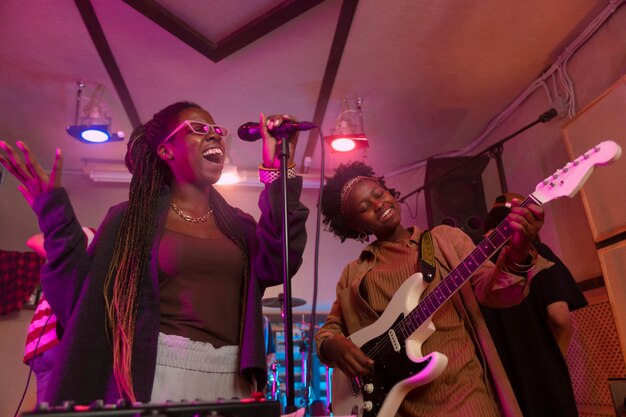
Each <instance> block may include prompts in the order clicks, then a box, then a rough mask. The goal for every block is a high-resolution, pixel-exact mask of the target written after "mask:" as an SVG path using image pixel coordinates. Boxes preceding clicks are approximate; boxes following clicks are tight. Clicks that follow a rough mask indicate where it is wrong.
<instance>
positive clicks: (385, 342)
mask: <svg viewBox="0 0 626 417" xmlns="http://www.w3.org/2000/svg"><path fill="white" fill-rule="evenodd" d="M532 202H536V200H534V199H532V195H530V196H528V197H527V198H526V199H525V200H524V201H523V202H522V204H521V206H522V207H526V206H528V204H530V203H532ZM495 230H496V231H497V232H498V235H499V236H500V237H501V238H504V239H503V240H502V242H500V243H499V244H496V245H494V243H493V242H492V239H493V238H495V237H497V236H498V235H494V234H493V233H492V235H490V236H489V237H487V238H485V239H483V241H481V242H480V243H479V244H478V245H477V246H476V248H475V249H474V250H473V251H472V252H471V253H470V254H469V255H468V256H467V258H466V259H465V260H463V261H462V262H461V263H460V264H459V265H458V266H457V267H456V268H454V269H453V270H452V271H451V272H450V274H448V276H446V278H444V279H443V280H442V282H441V284H439V285H437V287H436V288H435V289H434V290H433V291H432V292H430V293H429V294H427V295H426V296H425V297H424V299H423V300H422V301H421V302H420V303H419V304H420V305H430V304H431V302H432V303H435V305H436V302H437V301H438V300H437V295H438V293H439V292H441V291H439V290H440V289H443V287H444V286H446V287H447V285H448V283H449V282H454V283H455V284H456V288H455V289H454V290H453V291H452V292H450V289H449V288H448V292H450V294H449V295H448V296H447V297H446V296H444V298H445V299H444V301H443V302H445V301H447V299H448V298H449V297H451V296H452V295H453V294H454V293H455V292H456V291H457V290H458V289H459V288H460V286H461V285H463V284H464V283H465V282H466V280H467V279H469V277H470V276H471V275H472V274H473V273H474V272H475V271H476V270H478V268H480V266H481V265H482V264H483V263H484V262H486V260H487V259H488V258H489V256H485V253H484V252H483V250H482V249H483V248H482V244H483V243H485V242H488V243H490V244H491V246H492V248H491V249H489V250H490V251H491V252H492V253H493V252H495V251H496V250H497V249H498V248H499V247H500V246H502V245H503V244H504V243H505V242H506V240H507V239H508V238H509V237H510V235H511V230H510V226H509V224H508V221H507V220H506V219H505V220H503V221H502V222H501V223H500V224H499V225H498V226H497V227H496V229H495ZM503 232H504V233H503ZM477 252H480V253H481V254H482V255H483V256H484V259H483V260H482V261H481V262H477V261H476V259H475V256H476V255H478V253H477ZM468 259H471V260H472V261H473V262H474V263H475V264H477V266H476V268H475V269H474V271H472V273H471V274H470V275H469V276H468V277H466V278H463V277H462V275H461V278H462V281H461V283H456V282H455V281H454V279H455V277H457V273H458V274H461V272H460V269H461V268H462V267H465V268H467V265H466V262H465V261H466V260H468ZM448 278H451V279H448ZM433 298H435V300H433ZM443 302H442V303H440V304H439V305H438V306H437V307H436V308H435V309H434V310H433V311H432V312H430V314H429V315H428V316H427V317H426V318H425V319H424V318H421V317H418V308H417V306H416V307H415V309H413V310H412V311H411V312H409V313H408V314H407V315H406V316H405V317H404V318H403V319H402V320H400V321H399V322H398V323H396V324H394V325H393V326H392V327H391V328H390V329H389V330H393V331H394V332H395V333H396V334H400V335H401V336H402V337H403V339H404V343H406V340H407V339H408V338H409V337H410V336H411V335H412V334H413V333H414V332H415V331H416V330H417V329H418V328H419V326H421V325H422V324H424V323H425V322H426V321H427V320H428V318H430V317H431V316H432V315H433V314H434V313H435V312H436V311H437V310H438V309H439V307H441V305H443ZM419 311H422V310H421V309H420V310H419ZM414 313H415V314H414ZM416 318H418V319H420V321H419V323H418V325H417V327H415V328H414V329H411V328H410V325H411V324H413V325H414V323H413V322H414V320H415V319H416ZM414 326H415V325H414ZM407 329H410V332H409V333H406V330H407ZM392 345H393V343H392V342H391V340H390V338H389V337H384V338H383V339H382V340H381V341H379V342H377V343H375V344H374V346H373V347H372V348H371V349H369V350H368V351H367V352H365V354H366V355H367V356H368V357H369V358H373V357H374V356H376V355H377V354H378V353H380V352H382V351H385V350H387V348H388V347H389V346H392Z"/></svg>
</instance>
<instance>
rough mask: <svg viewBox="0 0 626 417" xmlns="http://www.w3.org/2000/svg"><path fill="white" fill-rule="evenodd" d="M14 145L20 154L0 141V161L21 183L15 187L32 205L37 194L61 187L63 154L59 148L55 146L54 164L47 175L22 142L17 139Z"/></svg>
mask: <svg viewBox="0 0 626 417" xmlns="http://www.w3.org/2000/svg"><path fill="white" fill-rule="evenodd" d="M16 147H17V148H18V149H19V150H20V151H21V153H22V156H20V155H19V154H18V152H17V151H16V150H14V149H13V147H11V145H9V144H8V143H6V142H4V141H0V163H1V164H2V166H4V167H5V168H6V169H7V171H9V172H10V173H11V174H12V175H13V176H14V177H15V178H16V179H17V180H18V181H19V182H20V183H21V185H20V186H18V187H17V188H18V190H19V191H20V192H21V193H22V195H23V196H24V198H25V199H26V201H27V202H28V205H29V206H31V207H32V206H33V201H34V200H35V198H37V197H38V196H39V195H41V194H44V193H47V192H48V191H50V190H52V189H53V188H60V187H62V185H61V171H62V170H63V155H62V154H61V149H59V148H57V150H56V155H55V158H54V165H53V166H52V171H51V172H50V175H48V174H46V172H45V171H44V170H43V168H42V167H41V165H40V164H39V162H37V159H36V158H35V156H34V155H33V154H32V153H31V151H30V149H29V148H28V146H26V144H25V143H24V142H21V141H17V142H16Z"/></svg>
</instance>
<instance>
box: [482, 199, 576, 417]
mask: <svg viewBox="0 0 626 417" xmlns="http://www.w3.org/2000/svg"><path fill="white" fill-rule="evenodd" d="M514 198H516V199H520V200H523V199H524V197H523V196H522V195H520V194H517V193H506V194H503V195H501V196H498V197H497V198H496V201H495V202H494V204H493V207H492V209H491V211H489V213H488V214H487V217H486V219H485V230H486V233H487V234H489V232H490V231H491V230H493V229H494V228H495V227H496V226H497V225H498V224H500V222H502V220H504V218H505V217H506V216H507V215H508V214H509V212H510V211H511V202H512V201H513V199H514ZM533 245H534V246H535V247H536V248H537V251H538V252H539V254H540V255H541V256H542V257H544V258H546V259H548V260H549V261H552V262H553V263H554V266H552V267H551V268H548V269H546V270H543V271H541V272H540V273H538V274H537V275H536V276H535V278H534V279H533V281H532V283H531V285H530V293H529V294H528V297H527V298H525V299H524V301H522V302H521V303H520V304H518V305H516V306H513V307H510V308H506V309H493V308H489V307H485V306H481V309H482V313H483V316H484V317H485V321H486V322H487V326H488V328H489V332H490V333H491V335H492V337H493V341H494V342H495V345H496V348H497V349H498V353H499V354H500V358H501V359H502V364H503V365H504V368H505V370H506V373H507V375H508V377H509V380H510V381H511V385H512V387H513V391H514V392H515V396H516V397H517V400H518V402H519V404H520V407H521V409H522V412H523V413H524V417H544V416H559V417H576V416H578V412H577V409H576V401H575V398H574V392H573V389H572V383H571V379H570V374H569V370H568V367H567V363H566V361H565V357H566V355H567V349H568V346H569V344H570V341H571V339H572V334H573V325H572V319H571V315H570V312H571V311H574V310H578V309H580V308H582V307H585V306H586V305H587V300H586V299H585V297H584V295H583V294H582V292H581V291H580V289H579V288H578V286H577V285H576V280H575V279H574V277H573V276H572V274H571V273H570V271H569V270H568V269H567V267H566V266H565V265H564V264H563V262H562V261H561V260H560V259H559V258H558V257H557V256H556V255H555V254H554V252H553V251H552V250H551V249H550V248H549V247H548V246H547V245H545V244H543V243H541V242H539V241H538V239H536V240H535V241H534V242H533Z"/></svg>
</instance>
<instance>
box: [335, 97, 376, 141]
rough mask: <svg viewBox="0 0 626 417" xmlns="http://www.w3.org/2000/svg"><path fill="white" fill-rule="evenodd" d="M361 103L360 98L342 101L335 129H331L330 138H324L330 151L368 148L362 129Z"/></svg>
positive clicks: (363, 129)
mask: <svg viewBox="0 0 626 417" xmlns="http://www.w3.org/2000/svg"><path fill="white" fill-rule="evenodd" d="M362 103H363V100H361V99H360V98H358V99H356V100H354V99H343V100H342V102H341V112H340V113H339V116H338V117H337V120H336V122H335V128H334V129H331V133H332V134H331V135H330V136H326V137H324V140H325V141H326V143H328V145H329V146H330V149H331V150H332V151H335V152H349V151H353V150H355V149H365V148H368V147H369V144H368V142H367V135H365V128H364V127H363V113H362V111H361V104H362Z"/></svg>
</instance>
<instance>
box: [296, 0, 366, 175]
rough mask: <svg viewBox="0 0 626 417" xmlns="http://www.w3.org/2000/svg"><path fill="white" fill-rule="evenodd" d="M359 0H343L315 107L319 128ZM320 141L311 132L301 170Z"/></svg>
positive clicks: (315, 133) (315, 131)
mask: <svg viewBox="0 0 626 417" xmlns="http://www.w3.org/2000/svg"><path fill="white" fill-rule="evenodd" d="M358 4H359V0H343V4H342V6H341V12H340V13H339V20H338V21H337V28H336V29H335V37H334V39H333V43H332V45H331V47H330V53H329V54H328V61H327V62H326V70H325V71H324V78H323V79H322V85H321V87H320V93H319V95H318V97H317V105H316V106H315V113H314V115H313V123H315V124H316V125H317V126H320V127H321V126H322V122H323V121H324V115H325V114H326V109H327V107H328V101H329V100H330V94H331V93H332V91H333V86H334V85H335V78H336V77H337V71H338V70H339V64H340V63H341V57H342V55H343V50H344V48H345V46H346V42H347V40H348V35H349V34H350V28H351V27H352V21H353V20H354V14H355V13H356V8H357V5H358ZM318 141H319V132H318V131H317V130H311V131H310V132H309V138H308V140H307V143H306V148H305V149H304V156H303V158H302V162H301V163H300V167H301V168H300V169H301V170H303V169H304V168H305V166H304V158H307V157H310V158H312V157H313V152H315V147H316V145H317V143H318Z"/></svg>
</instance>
